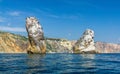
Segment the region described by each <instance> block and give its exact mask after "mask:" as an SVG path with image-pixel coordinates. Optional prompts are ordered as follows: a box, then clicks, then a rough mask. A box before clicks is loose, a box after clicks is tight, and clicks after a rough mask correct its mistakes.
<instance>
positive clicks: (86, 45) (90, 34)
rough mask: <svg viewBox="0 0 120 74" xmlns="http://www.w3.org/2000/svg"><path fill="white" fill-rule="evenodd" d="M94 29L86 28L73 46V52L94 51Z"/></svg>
mask: <svg viewBox="0 0 120 74" xmlns="http://www.w3.org/2000/svg"><path fill="white" fill-rule="evenodd" d="M93 38H94V31H93V30H90V29H87V30H86V31H85V32H84V33H83V35H82V37H81V38H80V40H78V41H77V42H76V43H75V45H74V47H73V51H74V53H95V52H96V51H95V46H94V39H93Z"/></svg>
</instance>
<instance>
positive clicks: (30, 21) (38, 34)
mask: <svg viewBox="0 0 120 74" xmlns="http://www.w3.org/2000/svg"><path fill="white" fill-rule="evenodd" d="M26 30H27V32H28V38H29V43H30V46H29V49H28V50H27V51H28V53H45V52H46V44H45V40H44V33H43V29H42V26H41V25H40V24H39V22H38V20H37V19H36V18H35V17H27V18H26Z"/></svg>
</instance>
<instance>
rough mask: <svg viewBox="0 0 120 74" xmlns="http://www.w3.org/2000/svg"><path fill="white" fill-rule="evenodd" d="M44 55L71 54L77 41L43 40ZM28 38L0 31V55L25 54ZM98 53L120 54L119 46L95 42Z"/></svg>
mask: <svg viewBox="0 0 120 74" xmlns="http://www.w3.org/2000/svg"><path fill="white" fill-rule="evenodd" d="M45 42H46V53H73V50H72V47H73V46H74V44H75V43H76V42H77V40H74V41H69V40H66V39H56V38H45ZM28 47H29V41H28V38H26V37H24V36H21V35H16V34H12V33H8V32H2V31H0V53H27V49H28ZM95 49H96V50H97V51H98V52H99V53H120V44H113V43H104V42H95Z"/></svg>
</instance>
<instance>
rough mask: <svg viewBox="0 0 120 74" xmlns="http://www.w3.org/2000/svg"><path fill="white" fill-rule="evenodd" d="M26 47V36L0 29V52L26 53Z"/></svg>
mask: <svg viewBox="0 0 120 74" xmlns="http://www.w3.org/2000/svg"><path fill="white" fill-rule="evenodd" d="M27 48H28V40H27V38H26V37H24V36H20V35H16V34H12V33H8V32H2V31H0V53H26V49H27Z"/></svg>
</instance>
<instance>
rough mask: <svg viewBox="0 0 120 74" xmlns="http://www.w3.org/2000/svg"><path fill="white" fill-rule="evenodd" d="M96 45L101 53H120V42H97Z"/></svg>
mask: <svg viewBox="0 0 120 74" xmlns="http://www.w3.org/2000/svg"><path fill="white" fill-rule="evenodd" d="M95 47H96V50H98V51H99V52H100V53H120V44H114V43H105V42H96V43H95Z"/></svg>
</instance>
